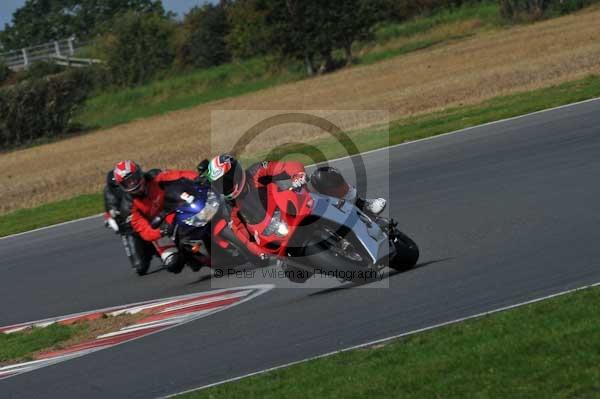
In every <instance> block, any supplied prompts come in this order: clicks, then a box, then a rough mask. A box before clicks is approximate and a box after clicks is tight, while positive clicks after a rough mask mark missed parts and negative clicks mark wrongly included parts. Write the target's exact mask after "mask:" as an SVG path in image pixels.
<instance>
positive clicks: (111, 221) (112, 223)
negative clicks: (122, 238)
mask: <svg viewBox="0 0 600 399" xmlns="http://www.w3.org/2000/svg"><path fill="white" fill-rule="evenodd" d="M104 226H106V227H108V228H110V229H112V230H113V231H114V232H115V233H118V232H119V224H118V223H117V221H116V220H115V219H113V218H108V219H106V220H105V221H104Z"/></svg>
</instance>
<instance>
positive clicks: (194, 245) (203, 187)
mask: <svg viewBox="0 0 600 399" xmlns="http://www.w3.org/2000/svg"><path fill="white" fill-rule="evenodd" d="M171 213H174V214H175V218H174V220H173V222H172V225H173V227H172V232H173V233H172V235H171V237H172V238H173V240H174V241H175V243H176V245H177V248H178V249H179V253H180V256H182V257H183V262H184V264H185V265H187V266H189V267H190V268H191V269H192V270H194V271H199V270H200V269H201V268H202V267H204V266H209V267H232V266H239V265H242V264H244V263H246V258H244V256H243V255H242V254H240V252H239V251H237V250H236V248H235V247H233V246H229V247H228V248H222V247H220V246H219V245H216V244H215V243H213V240H212V233H213V221H215V220H220V221H221V223H224V222H222V221H223V220H227V219H228V210H227V207H226V205H225V204H224V203H223V202H222V201H221V198H220V197H219V196H218V195H217V194H215V193H214V192H213V191H212V190H211V189H210V186H208V185H207V184H202V183H201V182H198V181H191V180H186V179H181V180H178V181H176V182H173V183H171V184H169V186H168V187H166V188H165V203H164V211H163V212H162V214H161V215H160V216H159V217H158V218H157V219H155V220H154V221H153V222H152V225H153V226H158V225H160V223H161V222H162V220H164V218H165V217H166V216H167V215H169V214H171Z"/></svg>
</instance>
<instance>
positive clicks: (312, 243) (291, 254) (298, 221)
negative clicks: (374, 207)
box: [213, 183, 419, 282]
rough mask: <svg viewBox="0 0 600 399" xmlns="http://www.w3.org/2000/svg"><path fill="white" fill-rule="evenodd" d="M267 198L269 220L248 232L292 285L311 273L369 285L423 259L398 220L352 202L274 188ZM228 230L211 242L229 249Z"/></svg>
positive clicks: (218, 229)
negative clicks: (390, 270) (381, 273)
mask: <svg viewBox="0 0 600 399" xmlns="http://www.w3.org/2000/svg"><path fill="white" fill-rule="evenodd" d="M267 197H268V199H267V209H266V214H267V217H266V218H264V220H263V221H262V222H260V223H258V224H254V225H252V224H248V225H247V228H248V230H249V232H250V234H251V236H253V237H254V240H255V242H256V244H257V245H259V246H260V247H261V248H262V249H263V250H264V253H265V254H267V256H268V257H272V258H276V259H277V260H278V261H279V263H280V264H281V265H282V266H283V267H284V269H285V270H286V271H289V272H290V274H288V273H286V276H287V277H288V278H290V279H291V280H293V281H297V282H302V281H305V280H306V278H308V276H310V275H312V274H313V273H322V274H327V275H330V276H334V277H338V278H339V279H343V280H348V281H356V282H358V281H371V280H373V279H375V278H376V276H377V275H378V272H379V271H380V270H381V269H382V268H384V267H386V266H389V267H391V268H393V269H397V270H407V269H410V268H411V267H413V266H414V265H415V264H416V263H417V260H418V259H419V248H418V247H417V245H416V244H415V242H414V241H413V240H412V239H411V238H409V237H408V236H407V235H405V234H404V233H402V232H401V231H400V230H399V229H398V227H397V223H396V222H395V221H394V220H390V219H385V218H381V217H371V216H369V215H367V214H365V213H364V212H362V211H361V210H359V209H358V208H357V207H356V206H355V205H354V204H353V203H352V202H350V201H346V200H344V199H340V198H336V197H330V196H326V195H322V194H318V193H314V192H311V191H309V190H308V189H307V188H306V187H303V188H300V189H297V190H291V189H285V188H282V187H280V186H279V185H277V184H276V183H271V184H269V185H268V186H267ZM225 230H226V222H224V221H222V222H221V223H220V224H216V225H215V230H214V231H213V238H216V241H217V244H219V245H220V246H225V245H227V244H226V241H227V238H226V237H225V239H223V238H224V236H226V234H223V232H224V231H225ZM229 241H230V240H229ZM298 271H302V272H304V273H297V272H298ZM295 275H298V276H304V277H300V278H295V277H294V276H295Z"/></svg>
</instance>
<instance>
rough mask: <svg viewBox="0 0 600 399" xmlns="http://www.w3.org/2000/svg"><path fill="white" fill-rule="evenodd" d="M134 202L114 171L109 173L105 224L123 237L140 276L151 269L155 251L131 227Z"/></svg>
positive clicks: (123, 242) (156, 172) (132, 264)
mask: <svg viewBox="0 0 600 399" xmlns="http://www.w3.org/2000/svg"><path fill="white" fill-rule="evenodd" d="M160 172H161V170H160V169H152V170H150V171H148V172H146V176H147V177H149V178H152V177H154V176H156V175H157V174H158V173H160ZM132 201H133V199H132V197H131V195H130V194H128V193H125V192H124V191H123V190H121V188H120V187H119V185H118V184H117V182H116V181H115V178H114V174H113V171H112V170H111V171H110V172H108V173H107V175H106V186H105V187H104V209H105V214H104V224H105V226H106V227H109V228H111V229H112V230H114V231H115V233H117V234H119V235H120V236H121V242H122V244H123V247H124V248H125V253H126V254H127V257H128V258H129V262H130V263H131V267H133V268H134V269H135V270H136V272H137V273H138V274H139V275H144V274H146V272H147V271H148V268H149V267H150V262H151V260H152V257H153V256H154V254H155V250H154V247H153V246H152V244H151V243H148V242H146V241H144V240H143V239H142V238H141V237H140V236H139V235H138V234H137V233H135V232H134V231H133V229H132V227H131V223H130V222H131V205H132Z"/></svg>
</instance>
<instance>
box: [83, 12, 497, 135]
mask: <svg viewBox="0 0 600 399" xmlns="http://www.w3.org/2000/svg"><path fill="white" fill-rule="evenodd" d="M497 15H498V6H497V4H496V3H494V2H484V3H467V4H465V5H464V6H462V7H459V8H455V9H451V10H442V11H439V12H436V13H434V14H432V15H430V16H424V17H419V18H416V19H415V20H411V21H406V22H403V23H394V24H385V25H382V26H379V27H377V29H376V31H375V35H374V41H373V42H370V43H360V44H358V45H357V50H360V49H361V48H363V49H365V51H362V52H361V53H363V54H362V55H361V56H359V57H358V58H357V60H356V62H357V64H363V65H368V64H372V63H374V62H378V61H381V60H384V59H388V58H391V57H396V56H398V55H402V54H406V53H409V52H413V51H418V50H422V49H425V48H427V47H430V46H433V45H436V44H440V43H443V42H448V41H452V40H457V39H460V38H464V37H466V36H469V35H470V34H474V33H475V32H476V31H478V30H480V29H482V27H479V28H474V30H473V32H470V33H469V34H464V33H462V34H449V35H448V37H445V38H443V39H440V38H433V39H432V38H427V37H423V38H415V39H414V40H409V41H408V42H407V43H403V44H401V45H398V46H397V47H394V46H392V47H391V48H385V49H379V48H372V49H366V47H368V46H372V45H374V44H385V43H387V42H389V41H390V40H393V39H398V38H410V37H412V36H415V35H417V34H423V33H427V32H428V31H430V30H431V29H433V28H435V27H437V26H440V25H443V24H452V23H456V22H459V21H464V20H469V19H475V18H477V19H479V20H480V21H481V23H482V26H491V25H496V24H497V23H496V21H497V19H498V18H497ZM273 63H274V60H272V59H270V58H256V59H252V60H247V61H241V62H237V63H231V64H224V65H220V66H218V67H213V68H208V69H203V70H195V71H183V72H172V75H171V76H166V77H164V78H163V79H161V80H157V81H153V82H151V83H148V84H146V85H143V86H139V87H135V88H130V89H110V90H109V91H107V92H104V93H101V94H98V95H96V96H94V97H92V98H90V99H89V100H88V101H86V103H85V104H84V106H83V107H82V110H81V111H80V112H79V113H78V114H77V115H76V117H75V118H74V123H75V124H77V125H80V126H83V127H84V129H86V130H90V129H98V128H106V127H110V126H114V125H118V124H122V123H127V122H131V121H133V120H136V119H142V118H147V117H150V116H154V115H161V114H165V113H168V112H171V111H175V110H180V109H185V108H190V107H193V106H195V105H199V104H204V103H207V102H210V101H215V100H220V99H223V98H228V97H234V96H238V95H242V94H246V93H250V92H255V91H258V90H263V89H266V88H269V87H273V86H276V85H280V84H282V83H288V82H293V81H297V80H301V79H303V78H305V77H306V76H305V75H304V72H303V66H302V65H301V63H299V62H289V63H288V64H287V65H279V66H278V67H273Z"/></svg>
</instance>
